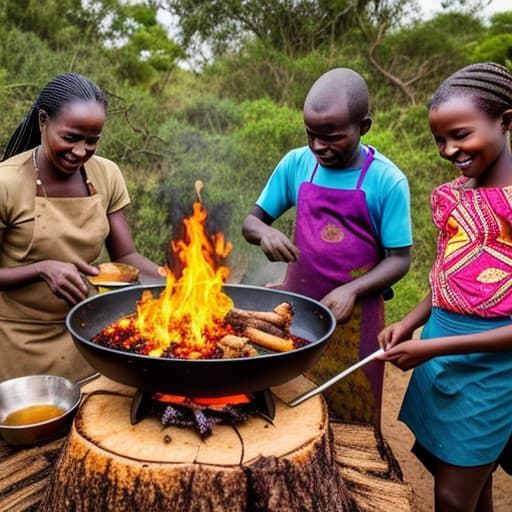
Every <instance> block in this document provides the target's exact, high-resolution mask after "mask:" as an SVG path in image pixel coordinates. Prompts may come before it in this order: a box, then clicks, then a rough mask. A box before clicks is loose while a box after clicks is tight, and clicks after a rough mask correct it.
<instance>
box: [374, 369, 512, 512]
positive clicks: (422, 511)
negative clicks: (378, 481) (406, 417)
mask: <svg viewBox="0 0 512 512" xmlns="http://www.w3.org/2000/svg"><path fill="white" fill-rule="evenodd" d="M410 375H411V372H403V371H401V370H399V369H398V368H396V367H395V366H393V365H391V364H386V374H385V381H384V397H383V413H382V430H383V435H384V438H385V440H386V441H387V442H388V444H389V445H390V446H391V449H392V450H393V453H394V455H395V457H396V459H397V460H398V462H399V464H400V467H401V469H402V473H403V477H404V481H405V482H407V483H408V484H409V485H410V486H411V488H412V490H413V493H414V500H415V501H414V507H413V509H412V510H413V511H414V512H432V511H433V510H434V506H433V479H432V477H431V476H430V473H428V472H427V470H426V469H425V468H424V467H423V466H422V465H421V463H420V462H419V461H418V460H417V459H416V457H415V456H414V455H413V454H412V453H411V452H410V448H411V446H412V444H413V442H414V436H413V435H412V434H411V432H410V431H409V429H408V428H407V427H406V426H405V425H404V424H403V423H401V422H399V421H398V420H397V416H398V411H399V409H400V404H401V403H402V397H403V394H404V392H405V388H406V386H407V382H408V381H409V378H410ZM493 490H494V512H510V511H511V510H512V477H511V476H510V475H507V474H506V473H505V472H504V471H503V470H502V469H501V468H499V469H498V470H497V471H496V472H495V473H494V487H493Z"/></svg>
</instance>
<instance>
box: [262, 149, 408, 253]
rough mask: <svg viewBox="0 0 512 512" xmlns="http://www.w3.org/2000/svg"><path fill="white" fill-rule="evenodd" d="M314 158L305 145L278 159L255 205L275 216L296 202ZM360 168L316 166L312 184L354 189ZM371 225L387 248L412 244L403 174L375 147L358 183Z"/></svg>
mask: <svg viewBox="0 0 512 512" xmlns="http://www.w3.org/2000/svg"><path fill="white" fill-rule="evenodd" d="M315 165H316V159H315V156H314V154H313V153H312V152H311V150H310V149H309V147H308V146H304V147H301V148H297V149H293V150H292V151H290V152H289V153H287V154H286V155H285V156H284V157H283V159H282V160H281V161H280V162H279V164H278V165H277V167H276V168H275V169H274V172H273V173H272V175H271V176H270V178H269V179H268V181H267V184H266V185H265V187H264V189H263V190H262V192H261V194H260V196H259V198H258V200H257V201H256V204H257V205H258V206H259V207H260V208H262V209H263V210H264V211H265V212H266V213H267V214H268V215H270V216H271V217H273V218H274V219H277V218H278V217H279V216H281V215H282V214H283V213H284V212H285V211H286V210H288V209H289V208H291V207H293V206H295V205H296V204H297V196H298V193H299V187H300V185H301V183H303V182H304V181H310V180H311V175H312V174H313V170H314V168H315ZM360 173H361V168H360V167H359V168H356V169H341V170H338V169H328V168H327V167H322V166H321V165H319V166H318V169H317V171H316V174H315V177H314V180H313V183H314V184H315V185H320V186H323V187H329V188H337V189H347V190H350V189H355V188H356V185H357V180H358V178H359V175H360ZM361 190H363V191H364V192H365V194H366V203H367V205H368V211H369V213H370V218H371V220H372V223H373V226H374V228H375V231H376V233H377V236H378V238H379V239H380V241H381V244H382V246H383V247H384V248H386V249H396V248H399V247H409V246H410V245H412V223H411V208H410V192H409V184H408V182H407V178H406V176H405V174H404V173H403V172H402V171H401V170H400V169H399V168H398V167H397V166H396V165H395V164H394V163H393V162H391V160H389V159H388V158H386V157H385V156H384V155H383V154H382V153H380V152H378V151H377V150H375V155H374V159H373V162H372V163H371V165H370V167H369V168H368V171H367V173H366V176H365V179H364V181H363V184H362V186H361Z"/></svg>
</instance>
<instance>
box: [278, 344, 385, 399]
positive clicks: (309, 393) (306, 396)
mask: <svg viewBox="0 0 512 512" xmlns="http://www.w3.org/2000/svg"><path fill="white" fill-rule="evenodd" d="M383 353H384V349H382V348H379V350H376V351H375V352H373V353H372V354H370V355H369V356H366V357H365V358H364V359H361V361H358V362H357V363H355V364H353V365H352V366H349V367H348V368H347V369H345V370H343V371H342V372H340V373H338V374H336V375H335V376H334V377H332V378H331V379H329V380H328V381H326V382H324V383H323V384H321V385H320V386H317V387H316V388H313V389H311V390H310V391H307V392H306V393H304V394H302V395H300V396H298V397H297V398H294V399H293V400H291V401H290V402H288V405H289V406H290V407H295V406H296V405H299V404H301V403H302V402H304V401H306V400H308V399H309V398H311V397H313V396H315V395H318V393H321V392H322V391H325V390H326V389H327V388H328V387H330V386H332V385H333V384H335V383H336V382H338V381H339V380H341V379H343V377H346V376H347V375H349V374H350V373H352V372H354V371H355V370H357V369H358V368H361V366H364V365H365V364H368V363H369V362H371V361H373V360H374V359H375V358H377V357H378V356H380V355H381V354H383Z"/></svg>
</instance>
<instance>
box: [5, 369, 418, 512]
mask: <svg viewBox="0 0 512 512" xmlns="http://www.w3.org/2000/svg"><path fill="white" fill-rule="evenodd" d="M310 388H311V383H309V382H308V381H307V380H306V379H303V378H297V379H294V381H292V382H291V383H290V384H287V385H284V386H279V387H278V388H274V392H275V393H276V394H277V396H279V397H280V398H281V399H282V400H284V401H285V402H287V401H289V400H291V399H293V398H294V397H296V396H297V395H299V394H302V393H304V392H306V391H308V390H309V389H310ZM83 390H84V394H85V397H86V398H87V400H86V401H85V402H84V407H87V409H88V412H87V411H85V410H84V413H87V414H84V413H82V412H80V414H79V416H78V418H77V422H76V424H75V428H74V430H73V432H72V433H71V434H70V435H69V436H68V437H67V438H60V439H57V440H55V441H50V442H47V443H43V444H41V445H38V446H33V447H26V448H24V447H22V448H20V447H12V446H9V445H7V444H6V443H5V442H3V441H1V440H0V512H39V511H41V512H44V511H50V510H51V511H52V512H57V511H58V512H61V511H62V512H71V511H84V512H85V511H86V510H87V512H103V511H104V512H110V511H112V512H114V511H115V512H124V511H125V510H126V511H130V510H140V512H161V511H162V512H164V511H166V510H173V511H177V512H179V511H180V510H187V512H192V511H211V512H215V511H217V510H219V511H224V510H233V511H237V510H247V511H249V510H250V511H257V510H280V511H281V510H282V511H286V510H301V511H304V512H310V511H315V512H316V511H319V512H320V511H322V512H323V511H324V510H337V511H338V510H339V511H343V510H350V511H354V512H402V511H403V512H412V511H414V510H416V508H415V506H414V496H413V493H412V490H411V487H410V486H409V485H408V484H407V483H404V482H403V481H402V476H401V471H400V467H399V465H398V463H397V461H396V459H395V458H394V456H393V453H392V452H391V450H390V448H389V447H388V445H387V443H386V442H385V440H384V439H383V438H382V437H381V436H380V435H378V434H376V433H375V431H374V428H373V427H372V426H369V425H349V424H344V423H335V422H331V423H330V426H329V427H328V426H325V425H323V423H322V422H320V423H319V424H317V428H318V431H317V432H316V434H315V433H314V432H311V428H312V427H311V425H314V423H313V424H311V423H310V419H311V418H309V417H308V415H310V414H311V410H310V409H309V407H308V409H307V410H306V409H304V408H302V406H301V407H299V408H295V409H294V410H293V411H294V414H297V413H300V417H299V420H298V423H295V424H294V425H292V426H291V427H290V432H286V433H283V434H282V435H281V436H277V434H276V433H275V432H274V435H273V437H272V440H271V442H270V441H269V443H267V442H266V439H267V431H269V432H273V431H274V430H275V429H276V428H277V427H276V425H278V417H277V415H276V421H275V422H274V426H272V425H270V424H269V423H267V422H263V420H256V421H258V422H261V425H262V426H260V427H258V428H257V429H256V431H258V432H260V433H261V430H260V429H261V428H263V429H264V430H265V433H264V435H263V437H264V438H265V439H263V441H260V440H259V441H255V443H260V442H261V443H262V447H266V450H270V451H269V452H267V453H266V454H265V453H263V452H262V454H261V455H260V456H258V455H255V453H256V452H257V450H256V449H252V450H251V449H250V448H249V447H248V443H244V444H245V449H244V450H243V453H242V450H241V448H240V447H241V441H240V440H239V439H238V437H236V439H237V440H238V441H236V440H235V437H233V436H232V435H231V434H230V436H229V442H226V444H225V445H223V446H222V447H221V450H220V453H221V456H222V457H223V459H224V460H225V462H224V464H223V465H219V464H218V463H216V464H211V463H208V462H204V461H205V460H207V459H206V457H207V456H210V455H209V454H211V449H212V446H213V444H212V443H215V442H217V439H218V438H217V436H218V428H219V426H218V425H217V426H215V427H214V430H213V434H212V436H210V437H209V438H207V439H206V441H204V442H199V438H198V436H196V435H195V434H193V433H191V432H188V433H187V432H186V430H185V431H183V430H181V429H177V428H165V429H164V428H162V427H160V426H159V424H158V423H157V420H153V419H152V420H149V419H148V420H145V421H144V422H143V423H142V424H141V425H139V424H138V425H135V426H132V425H130V421H129V412H128V411H127V410H126V407H128V405H127V404H128V403H129V402H130V401H131V397H132V395H133V389H132V388H127V387H125V386H123V385H121V384H117V383H114V382H112V381H109V380H107V379H105V378H103V377H102V378H100V379H97V380H96V381H94V382H92V383H89V384H87V385H86V386H85V387H84V389H83ZM98 400H99V401H100V402H101V403H102V405H101V406H100V405H99V404H98ZM116 403H117V404H121V406H122V407H124V408H125V413H126V415H128V416H127V417H125V418H123V419H122V421H121V420H120V419H119V418H118V420H117V421H118V422H119V421H121V423H122V424H121V425H120V426H119V425H117V423H115V422H114V424H113V426H112V427H111V428H108V425H107V423H108V422H110V421H113V419H114V418H115V416H116V415H115V414H113V409H114V408H115V407H116V406H115V404H116ZM306 403H309V404H310V405H311V400H309V401H307V402H304V404H303V405H306ZM313 405H314V404H313ZM318 406H320V407H319V408H320V411H322V412H321V414H320V416H321V418H324V416H323V415H324V414H325V409H324V405H323V400H320V401H319V402H317V404H316V405H315V407H318ZM277 407H278V411H279V410H280V409H281V408H282V407H284V404H283V403H280V402H277ZM89 413H91V414H92V413H94V414H96V415H99V414H101V418H97V416H96V418H97V426H98V427H99V432H100V434H99V435H100V436H101V437H100V439H97V440H96V441H95V442H93V441H91V439H89V438H87V437H84V435H83V433H82V432H83V428H84V426H85V425H89V426H90V425H91V421H93V420H92V419H90V420H88V419H87V415H88V414H89ZM84 417H85V419H84ZM80 418H81V419H80ZM78 420H79V421H78ZM294 421H295V419H294ZM305 422H306V423H307V424H309V425H310V427H308V428H307V429H306V431H307V432H310V434H312V440H311V442H310V443H307V442H305V443H304V444H303V445H302V446H300V447H299V446H297V447H295V451H294V450H293V449H292V450H291V452H287V449H286V448H284V447H286V446H290V440H289V436H290V435H291V436H295V438H296V429H297V428H298V425H300V424H304V423H305ZM148 424H149V425H148ZM142 426H144V435H143V434H142V433H141V432H140V431H139V430H140V429H141V428H142ZM220 428H221V429H223V430H229V428H228V427H220ZM244 428H245V427H244ZM251 428H252V427H251ZM127 430H128V431H129V432H130V433H133V432H134V433H136V434H135V435H136V436H137V439H139V440H140V439H143V442H142V443H138V444H144V443H147V442H148V441H150V440H151V439H152V438H155V436H156V439H157V440H156V441H151V442H149V444H146V448H144V450H146V451H147V453H151V454H152V455H151V457H152V459H151V461H149V462H143V461H141V459H140V457H141V455H140V450H141V449H142V448H141V446H138V451H137V450H136V449H135V448H134V446H133V445H135V443H134V442H133V441H130V439H133V438H131V437H130V436H131V434H128V433H127ZM231 430H232V429H231ZM239 430H240V428H239ZM313 430H314V426H313ZM137 432H138V433H137ZM330 433H332V436H333V440H334V443H333V446H332V444H331V441H330ZM123 437H124V439H125V441H124V442H123V441H122V439H123ZM280 437H283V438H285V439H280ZM236 442H237V443H238V444H237V445H236V446H238V452H236V453H237V456H236V457H238V461H237V462H233V460H232V459H236V457H235V455H234V454H235V449H234V446H235V444H236ZM272 443H274V444H276V443H279V446H280V447H281V450H279V449H277V450H276V449H275V448H274V447H273V446H271V445H272ZM180 444H181V445H182V446H179V445H180ZM269 445H270V446H269ZM114 446H116V447H117V448H116V449H117V450H119V447H121V448H122V449H124V450H127V451H128V452H129V453H132V455H133V453H134V451H135V452H136V454H135V456H121V455H119V454H113V453H112V449H113V447H114ZM283 448H284V449H283ZM332 449H333V452H332V453H331V450H332ZM272 450H274V452H273V453H272ZM260 451H261V450H260ZM171 452H172V453H175V454H178V453H179V454H180V457H181V459H182V460H183V461H182V462H177V461H173V462H164V458H165V457H168V454H169V453H171ZM224 452H226V453H224ZM278 453H280V455H278ZM186 454H189V455H188V456H192V457H193V459H192V460H193V461H192V462H187V461H186V460H184V458H185V456H186ZM251 454H252V455H251ZM217 456H219V453H217ZM240 457H243V461H242V463H241V464H240V463H239V459H240ZM331 457H332V458H334V461H335V463H336V466H337V468H338V472H339V473H338V474H336V472H335V471H334V469H333V467H332V459H331ZM178 460H179V459H178ZM56 461H57V462H56ZM315 461H319V469H316V470H313V469H312V468H310V467H308V466H309V465H314V463H315ZM315 471H316V474H315ZM339 474H341V478H340V476H339ZM312 475H313V476H312ZM315 475H316V476H315ZM322 475H323V480H325V482H324V481H322V482H320V483H318V479H319V478H321V477H322ZM313 485H314V486H315V487H314V488H313V489H311V487H312V486H313ZM326 492H331V493H332V497H331V498H330V501H329V503H330V505H329V506H327V507H324V504H323V503H322V502H317V501H313V500H320V497H319V496H318V497H316V496H315V495H316V494H317V493H320V494H321V493H324V499H325V493H326ZM240 493H241V494H240ZM311 493H313V496H315V497H314V498H313V497H311V496H309V495H308V494H311ZM191 495H194V496H195V497H196V498H195V501H190V496H191ZM262 496H263V497H265V498H262ZM214 497H215V498H214ZM242 498H243V499H245V500H248V499H251V504H250V506H249V505H248V506H247V507H246V508H244V506H245V504H244V502H243V499H242ZM265 499H266V500H267V501H268V503H267V504H265ZM54 500H57V501H54ZM172 500H174V503H172ZM120 503H123V505H119V504H120ZM253 503H254V505H253ZM317 503H319V504H317ZM329 507H330V508H329ZM336 507H337V508H336Z"/></svg>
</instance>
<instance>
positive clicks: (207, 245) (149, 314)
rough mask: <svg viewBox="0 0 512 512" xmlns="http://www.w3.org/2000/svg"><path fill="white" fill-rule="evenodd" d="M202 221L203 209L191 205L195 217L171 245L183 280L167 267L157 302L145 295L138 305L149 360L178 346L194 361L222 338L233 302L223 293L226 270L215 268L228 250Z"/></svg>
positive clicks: (139, 325) (221, 237)
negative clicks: (225, 321) (224, 324)
mask: <svg viewBox="0 0 512 512" xmlns="http://www.w3.org/2000/svg"><path fill="white" fill-rule="evenodd" d="M206 218H207V213H206V211H205V210H204V209H203V207H202V205H201V203H200V202H196V203H194V204H193V214H192V215H191V216H190V217H189V218H187V219H185V220H184V221H183V224H184V226H185V234H184V237H183V239H182V240H178V241H174V242H172V243H171V248H172V251H173V253H174V256H175V260H176V261H177V262H179V266H180V267H181V268H182V269H183V270H182V272H181V275H179V276H177V275H175V273H173V271H172V270H171V269H169V268H168V267H167V268H166V270H167V277H166V285H165V288H164V290H163V291H162V293H161V294H160V297H158V298H154V297H153V296H152V294H151V292H150V291H148V290H145V291H144V292H143V294H142V297H141V300H140V301H138V303H137V313H136V319H135V326H136V329H137V331H138V333H139V334H140V335H141V336H142V337H143V338H144V339H146V340H150V343H151V347H150V349H149V352H148V355H151V356H161V355H162V353H164V352H165V350H166V349H167V348H169V347H170V346H171V345H175V344H176V345H179V346H180V350H181V351H182V352H183V354H184V355H185V354H186V357H187V358H188V359H197V358H200V357H204V355H205V354H208V353H210V352H212V351H213V350H215V346H216V341H217V340H218V339H219V338H220V337H222V336H223V335H224V334H226V328H225V326H224V327H222V323H223V319H224V317H225V316H226V314H227V313H228V311H229V310H230V309H231V308H232V307H233V302H232V300H231V298H230V297H229V296H228V295H226V294H225V293H224V292H223V291H222V286H223V284H224V283H225V281H226V279H227V278H228V277H229V268H228V267H226V266H224V265H221V264H218V263H219V262H222V261H224V260H225V259H226V258H227V256H228V255H229V253H230V252H231V249H232V245H231V244H230V243H229V242H226V240H225V238H224V235H223V234H222V233H216V234H214V235H209V234H208V233H207V231H206V228H205V221H206Z"/></svg>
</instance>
